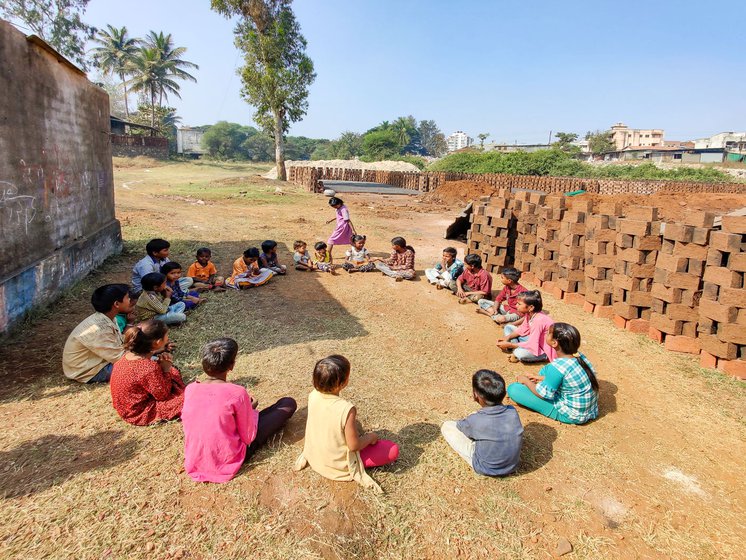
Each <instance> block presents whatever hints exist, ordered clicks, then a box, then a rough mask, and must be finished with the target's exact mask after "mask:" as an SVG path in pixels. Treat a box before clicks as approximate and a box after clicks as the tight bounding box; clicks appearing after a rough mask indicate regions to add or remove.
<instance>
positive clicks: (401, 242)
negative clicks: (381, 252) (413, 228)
mask: <svg viewBox="0 0 746 560" xmlns="http://www.w3.org/2000/svg"><path fill="white" fill-rule="evenodd" d="M391 244H392V245H395V246H396V247H404V248H405V249H409V250H410V251H412V252H413V253H414V252H415V250H414V247H412V246H411V245H407V240H406V239H404V238H403V237H394V238H393V239H392V240H391Z"/></svg>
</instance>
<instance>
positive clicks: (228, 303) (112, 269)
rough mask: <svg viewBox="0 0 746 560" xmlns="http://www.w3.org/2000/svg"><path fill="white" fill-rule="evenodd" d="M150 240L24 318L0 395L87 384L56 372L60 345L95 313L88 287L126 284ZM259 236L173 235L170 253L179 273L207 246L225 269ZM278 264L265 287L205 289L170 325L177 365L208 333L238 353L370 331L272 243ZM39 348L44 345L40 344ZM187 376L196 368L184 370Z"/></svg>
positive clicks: (0, 372)
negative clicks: (203, 299) (282, 268)
mask: <svg viewBox="0 0 746 560" xmlns="http://www.w3.org/2000/svg"><path fill="white" fill-rule="evenodd" d="M148 240H149V239H138V240H135V241H130V242H127V244H126V250H125V252H124V253H123V254H122V255H119V256H116V257H113V258H110V259H109V260H107V261H106V263H104V264H103V265H102V266H101V267H99V268H98V269H97V270H95V271H94V272H92V273H91V274H89V275H88V277H86V278H85V279H83V280H82V281H81V282H79V283H78V284H76V285H75V286H74V287H73V288H72V289H71V290H70V291H69V292H68V293H67V294H65V295H64V296H63V297H62V298H61V299H60V300H58V301H57V302H55V303H53V304H52V305H51V306H50V307H49V311H48V312H45V313H44V316H43V317H41V318H40V319H38V320H37V321H35V322H33V323H27V324H24V325H22V326H21V327H20V328H18V329H16V331H15V332H14V333H13V334H12V335H11V336H10V337H7V338H6V340H5V344H3V345H2V346H1V347H0V379H2V380H3V383H0V402H9V401H18V400H24V399H28V400H39V399H43V398H48V397H51V396H59V395H60V394H64V393H67V392H69V393H74V392H77V391H78V390H84V389H85V388H88V389H92V388H93V387H91V386H86V385H81V384H78V383H77V382H75V381H70V380H68V379H67V378H65V376H64V375H63V373H62V349H63V347H64V345H65V341H66V339H67V337H68V335H69V334H70V332H71V331H72V330H73V329H74V328H75V326H76V325H77V324H78V323H79V322H80V321H82V320H83V319H84V318H85V317H87V316H88V315H90V314H91V313H93V309H92V307H91V304H90V297H91V293H92V292H93V290H94V289H95V288H97V287H98V286H101V285H103V284H108V283H113V282H123V283H127V284H129V283H130V281H131V271H132V267H133V266H134V264H135V263H136V262H137V261H138V260H140V259H141V258H142V257H143V255H144V254H145V251H144V247H145V244H146V243H147V242H148ZM262 241H263V240H262V239H249V240H242V241H226V242H219V243H209V242H207V241H204V240H176V241H174V242H173V243H172V244H171V255H170V257H171V260H173V261H176V262H178V263H180V264H181V265H182V267H183V270H184V272H185V273H186V269H187V268H188V267H189V266H190V265H191V264H192V263H193V262H194V255H195V253H196V250H197V249H198V248H200V247H210V249H211V250H212V260H213V262H214V263H215V265H216V266H217V268H218V273H219V274H221V275H224V276H226V277H227V276H229V275H230V274H231V271H232V265H233V261H234V260H236V259H237V258H238V257H240V256H241V255H242V254H243V251H244V250H245V249H247V248H249V247H260V245H261V243H262ZM278 254H279V259H280V263H282V264H285V265H287V266H288V269H290V271H289V273H288V274H287V275H286V276H277V277H275V278H272V279H271V280H270V281H269V282H268V283H267V284H265V285H264V286H260V287H258V288H251V289H248V290H233V289H230V290H228V291H227V292H225V293H219V294H216V293H210V294H207V298H208V300H209V301H208V302H207V303H205V304H204V305H200V306H199V307H198V308H197V309H195V310H193V311H191V312H190V313H189V315H188V320H187V322H186V324H184V325H183V326H181V327H179V328H175V329H171V333H170V336H171V338H172V340H174V341H175V342H176V343H177V345H178V346H177V350H176V353H175V358H176V365H177V366H179V367H180V369H182V365H181V364H180V362H181V363H182V364H183V363H185V362H187V361H196V362H197V363H199V361H200V360H199V349H200V348H201V346H202V345H203V344H204V343H205V342H207V341H209V340H212V339H215V338H218V337H222V336H228V337H231V338H234V339H236V341H237V342H238V344H239V356H241V355H245V354H251V353H253V352H258V351H263V350H267V349H270V348H277V347H281V346H286V345H293V344H299V343H304V342H311V341H317V340H343V339H348V338H356V337H360V336H365V335H366V334H368V332H367V331H366V330H365V328H364V327H363V325H362V324H361V323H360V322H359V321H358V319H357V318H356V317H355V316H353V315H352V314H350V313H349V312H348V311H347V309H346V308H345V307H344V306H342V305H341V304H340V303H339V302H338V301H337V299H336V298H335V297H334V296H333V295H332V294H331V293H330V292H329V291H328V290H327V289H326V287H325V286H324V285H323V284H322V283H321V282H320V276H319V275H316V274H308V273H303V272H297V271H295V270H292V266H290V265H291V264H292V249H291V248H290V247H288V246H287V245H285V244H282V243H280V244H279V245H278ZM40 348H43V351H40ZM184 373H185V374H186V375H185V377H186V379H187V380H189V378H190V377H194V376H195V375H196V374H197V373H199V372H198V371H197V370H190V369H188V368H187V369H186V371H185V372H184Z"/></svg>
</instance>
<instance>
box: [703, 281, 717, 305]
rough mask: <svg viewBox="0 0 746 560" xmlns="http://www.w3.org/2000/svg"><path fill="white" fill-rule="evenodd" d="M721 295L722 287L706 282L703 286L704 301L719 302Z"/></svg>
mask: <svg viewBox="0 0 746 560" xmlns="http://www.w3.org/2000/svg"><path fill="white" fill-rule="evenodd" d="M719 294H720V286H718V285H717V284H712V283H710V282H705V283H704V284H703V285H702V299H709V300H710V301H717V299H718V297H719Z"/></svg>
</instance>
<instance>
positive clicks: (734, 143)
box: [694, 132, 746, 152]
mask: <svg viewBox="0 0 746 560" xmlns="http://www.w3.org/2000/svg"><path fill="white" fill-rule="evenodd" d="M694 148H695V149H698V150H706V149H707V148H719V149H721V150H725V149H727V150H733V151H737V152H740V151H746V132H721V133H720V134H715V135H714V136H710V137H709V138H698V139H697V140H695V141H694Z"/></svg>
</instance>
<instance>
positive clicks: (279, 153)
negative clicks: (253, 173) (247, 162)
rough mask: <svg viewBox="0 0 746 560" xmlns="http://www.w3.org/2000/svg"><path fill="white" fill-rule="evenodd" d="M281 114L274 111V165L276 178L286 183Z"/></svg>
mask: <svg viewBox="0 0 746 560" xmlns="http://www.w3.org/2000/svg"><path fill="white" fill-rule="evenodd" d="M282 125H283V122H282V114H281V113H280V111H275V163H276V164H277V178H278V179H279V180H280V181H287V173H286V172H285V141H284V139H283V138H282V129H283V126H282Z"/></svg>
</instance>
